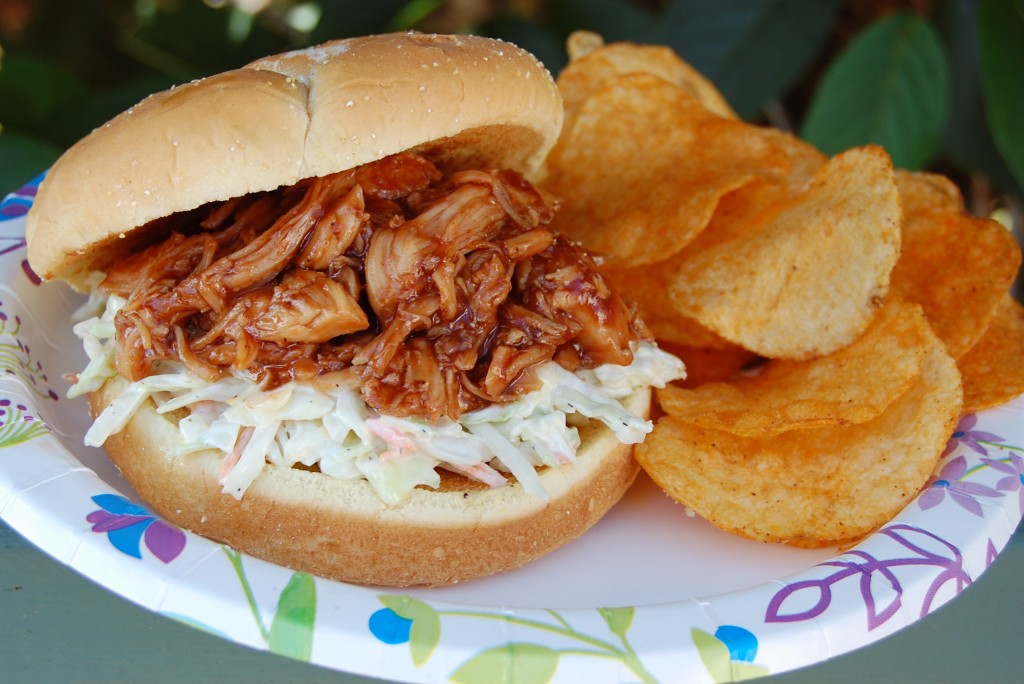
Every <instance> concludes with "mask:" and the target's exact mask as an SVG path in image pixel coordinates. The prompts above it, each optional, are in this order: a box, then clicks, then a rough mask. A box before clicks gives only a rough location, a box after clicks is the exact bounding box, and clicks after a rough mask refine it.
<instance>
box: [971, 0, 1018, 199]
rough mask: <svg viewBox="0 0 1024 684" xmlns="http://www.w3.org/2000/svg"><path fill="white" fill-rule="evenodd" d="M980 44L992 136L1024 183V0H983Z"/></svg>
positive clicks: (1015, 173)
mask: <svg viewBox="0 0 1024 684" xmlns="http://www.w3.org/2000/svg"><path fill="white" fill-rule="evenodd" d="M978 44H979V46H980V66H981V83H982V88H983V90H984V93H985V111H986V112H987V114H988V123H989V126H990V127H991V129H992V137H993V138H994V139H995V141H996V145H997V147H998V148H999V151H1000V152H1002V154H1003V158H1004V159H1005V160H1006V164H1007V166H1009V167H1010V170H1011V171H1012V172H1013V175H1014V177H1015V178H1016V179H1017V184H1018V186H1020V187H1024V112H1022V111H1021V106H1022V104H1024V2H1022V0H1012V2H1010V1H1008V0H982V2H981V4H980V5H979V7H978Z"/></svg>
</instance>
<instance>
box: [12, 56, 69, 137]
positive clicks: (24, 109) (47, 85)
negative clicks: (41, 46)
mask: <svg viewBox="0 0 1024 684" xmlns="http://www.w3.org/2000/svg"><path fill="white" fill-rule="evenodd" d="M85 93H86V86H85V84H84V83H82V82H81V81H80V80H79V79H78V78H76V77H75V76H74V75H72V74H71V73H70V72H69V71H67V70H66V69H65V68H64V67H62V66H61V65H60V64H59V63H57V62H54V61H51V60H48V59H43V58H39V57H32V56H29V55H23V54H9V55H7V56H5V57H4V60H3V65H2V68H0V123H2V124H3V125H4V126H8V127H15V128H22V129H25V130H36V131H45V130H46V126H47V125H48V124H49V122H51V121H52V120H53V118H54V116H55V115H56V114H57V112H58V111H60V110H61V109H62V108H64V107H66V106H67V105H68V104H69V103H73V102H78V101H81V100H82V98H84V97H85Z"/></svg>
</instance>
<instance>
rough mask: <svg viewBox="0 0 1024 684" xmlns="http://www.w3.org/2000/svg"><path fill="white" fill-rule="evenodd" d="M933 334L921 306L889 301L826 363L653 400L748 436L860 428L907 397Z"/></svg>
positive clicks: (696, 421)
mask: <svg viewBox="0 0 1024 684" xmlns="http://www.w3.org/2000/svg"><path fill="white" fill-rule="evenodd" d="M931 335H932V333H931V332H930V331H929V329H928V323H927V321H925V318H924V314H923V313H922V312H921V308H920V307H919V306H917V305H914V304H908V303H905V302H901V301H899V300H892V301H890V302H888V303H887V304H886V306H885V307H884V308H883V309H882V311H881V312H880V313H879V315H878V316H876V317H875V320H874V321H873V322H872V323H871V325H870V326H869V327H868V329H867V331H866V332H865V333H864V334H863V335H862V336H861V337H860V338H859V339H857V340H856V341H855V342H853V344H850V345H848V346H846V347H843V348H842V349H840V350H839V351H836V352H833V353H832V354H829V355H828V356H821V357H818V358H816V359H813V360H811V361H769V362H767V363H766V364H764V365H763V366H762V367H761V368H760V369H759V370H760V372H759V373H757V374H756V375H751V376H745V377H740V378H737V379H735V380H732V381H731V382H728V383H721V382H720V383H711V384H706V385H702V386H700V387H698V388H696V389H692V390H687V389H682V388H679V387H675V386H668V387H665V388H664V389H662V390H659V391H658V400H659V402H660V404H661V408H662V410H663V411H665V413H667V414H669V415H671V416H674V417H676V418H678V419H680V420H682V421H685V422H687V423H691V424H693V425H696V426H698V427H701V428H708V429H714V430H723V431H725V432H730V433H732V434H734V435H741V436H745V437H757V436H770V435H777V434H780V433H782V432H786V431H789V430H807V429H812V428H819V427H825V426H829V425H853V424H857V423H863V422H866V421H868V420H871V419H872V418H874V417H875V416H877V415H879V414H880V413H881V412H882V411H884V410H885V409H886V408H887V407H888V406H889V405H890V404H892V403H893V402H894V401H896V399H897V398H899V397H900V396H901V395H902V394H903V393H904V392H905V391H906V390H907V388H908V387H909V386H910V384H911V382H913V380H914V378H915V377H916V376H917V374H918V372H919V370H920V368H921V360H922V358H923V357H924V352H925V344H926V342H927V340H928V339H930V337H931ZM687 368H688V369H689V368H690V366H689V365H687Z"/></svg>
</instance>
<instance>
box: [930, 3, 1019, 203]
mask: <svg viewBox="0 0 1024 684" xmlns="http://www.w3.org/2000/svg"><path fill="white" fill-rule="evenodd" d="M977 14H978V3H977V1H976V0H942V1H941V2H939V3H938V4H937V5H936V11H935V13H934V15H933V18H934V21H935V23H936V27H937V28H938V30H939V33H940V34H941V35H942V39H943V43H944V44H945V45H946V49H947V51H948V52H949V62H950V90H951V93H952V98H951V99H952V109H951V110H950V114H949V123H948V124H947V126H946V135H945V138H944V141H943V144H942V153H943V155H944V156H947V157H948V158H949V159H950V160H952V161H953V162H954V163H956V164H957V165H959V166H960V167H961V168H962V169H965V170H968V171H971V172H980V173H982V174H984V175H985V176H987V177H988V178H990V179H991V180H992V181H993V182H994V183H995V184H996V185H998V186H999V187H1002V188H1007V189H1009V188H1012V187H1014V180H1013V176H1012V175H1011V173H1010V170H1009V169H1008V168H1007V166H1006V163H1005V162H1004V161H1003V158H1002V155H1001V154H1000V153H999V150H998V149H996V144H995V141H993V140H992V135H991V133H990V131H989V128H988V121H987V120H986V118H985V105H984V102H983V99H982V93H981V79H980V76H979V74H978V36H977V32H976V31H975V30H974V27H975V26H976V24H977Z"/></svg>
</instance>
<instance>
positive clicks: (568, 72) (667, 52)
mask: <svg viewBox="0 0 1024 684" xmlns="http://www.w3.org/2000/svg"><path fill="white" fill-rule="evenodd" d="M568 45H569V55H570V57H571V58H572V61H570V62H569V64H567V65H566V67H565V68H564V69H563V70H562V72H561V73H560V74H559V75H558V88H559V90H560V91H561V92H562V101H563V102H564V103H565V110H566V121H567V122H568V121H570V120H572V119H574V118H575V115H576V112H577V111H578V110H579V107H580V105H581V104H582V103H583V102H584V101H585V100H586V99H587V98H588V97H590V96H591V95H592V94H594V93H595V92H597V91H598V90H600V89H601V88H603V87H604V86H605V85H607V84H608V83H611V82H612V81H614V80H615V79H617V78H618V77H620V76H624V75H626V74H650V75H652V76H657V77H659V78H661V79H663V80H665V81H667V82H669V83H671V84H673V85H676V86H679V87H681V88H684V89H686V91H687V92H689V93H690V94H691V95H692V96H693V97H695V98H696V99H697V100H698V101H699V102H700V103H701V104H702V105H704V106H705V107H707V109H708V110H710V111H712V112H714V113H715V114H717V115H719V116H722V117H725V118H728V119H738V118H739V117H738V116H736V112H734V111H733V109H732V107H730V106H729V103H728V102H726V100H725V98H724V97H722V94H721V93H720V92H719V91H718V89H717V88H716V87H715V86H714V84H713V83H712V82H711V81H709V80H708V79H706V78H704V76H703V75H701V73H700V72H699V71H697V70H696V69H694V68H693V67H692V66H690V65H689V64H687V63H686V62H684V61H683V60H682V59H680V58H679V56H678V55H676V53H675V52H673V51H672V49H671V48H668V47H664V46H661V45H637V44H635V43H624V42H620V43H612V44H610V45H604V44H603V41H602V39H601V38H600V36H597V35H596V34H593V33H590V32H587V31H577V32H575V33H573V34H571V35H570V36H569V39H568Z"/></svg>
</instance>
